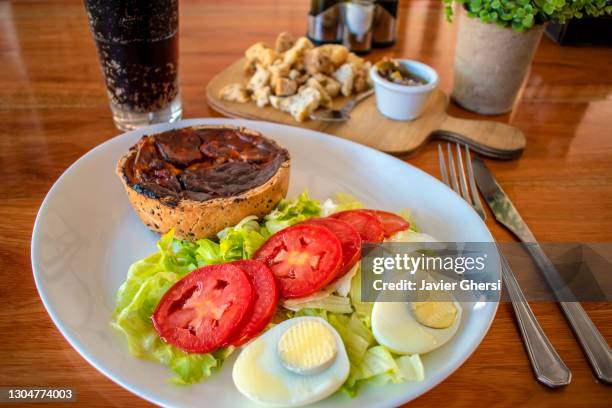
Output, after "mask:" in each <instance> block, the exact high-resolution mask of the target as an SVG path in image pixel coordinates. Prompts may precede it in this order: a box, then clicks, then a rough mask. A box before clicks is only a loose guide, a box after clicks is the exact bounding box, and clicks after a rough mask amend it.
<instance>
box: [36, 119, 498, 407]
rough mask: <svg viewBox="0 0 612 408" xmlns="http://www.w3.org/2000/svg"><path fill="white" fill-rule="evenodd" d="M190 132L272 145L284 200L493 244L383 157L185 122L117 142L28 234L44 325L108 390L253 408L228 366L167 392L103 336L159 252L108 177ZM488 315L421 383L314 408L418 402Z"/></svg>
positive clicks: (421, 178) (312, 140)
mask: <svg viewBox="0 0 612 408" xmlns="http://www.w3.org/2000/svg"><path fill="white" fill-rule="evenodd" d="M195 124H235V125H241V126H247V127H250V128H252V129H255V130H258V131H260V132H262V133H263V134H265V135H266V136H269V137H272V138H273V139H276V140H277V141H278V142H279V143H280V144H281V145H283V146H284V147H286V148H287V149H288V150H289V152H290V154H291V161H292V164H291V172H292V173H291V182H290V191H289V197H293V196H295V195H297V194H299V193H300V192H302V191H303V190H305V189H308V191H309V192H310V194H311V196H313V197H317V198H320V199H325V198H328V197H333V194H334V193H336V192H346V193H350V194H352V195H354V196H355V197H357V198H359V199H360V200H361V201H363V202H364V203H365V204H366V205H367V206H369V207H372V208H378V209H386V210H391V211H399V210H401V209H404V208H411V209H412V211H413V212H412V215H413V216H414V218H415V220H416V222H417V224H418V225H419V227H420V228H421V229H422V230H423V231H425V232H427V233H429V234H431V235H433V236H435V237H437V238H438V239H440V240H442V241H474V242H488V241H491V240H492V237H491V235H490V234H489V231H488V230H487V228H486V227H485V224H484V223H483V222H482V221H481V220H480V218H478V216H477V215H476V213H475V212H474V211H473V210H472V209H471V208H470V207H469V206H468V205H467V204H466V203H465V202H464V201H463V200H462V199H461V198H460V197H459V196H458V195H456V194H455V193H454V192H452V191H451V190H450V189H448V188H447V187H446V186H445V185H443V184H442V183H441V182H439V181H437V180H436V179H435V178H433V177H431V176H429V175H427V174H426V173H424V172H422V171H420V170H419V169H417V168H415V167H412V166H410V165H408V164H406V163H404V162H402V161H400V160H398V159H395V158H393V157H391V156H389V155H386V154H384V153H380V152H378V151H376V150H373V149H370V148H367V147H364V146H361V145H359V144H356V143H352V142H349V141H346V140H343V139H340V138H336V137H332V136H328V135H325V134H322V133H318V132H313V131H310V130H306V129H300V128H294V127H290V126H283V125H276V124H271V123H264V122H251V121H243V120H229V119H194V120H184V121H181V122H179V123H175V124H162V125H155V126H151V127H149V128H147V129H141V130H137V131H132V132H128V133H125V134H123V135H121V136H118V137H115V138H114V139H111V140H109V141H107V142H106V143H103V144H102V145H100V146H98V147H96V148H95V149H93V150H92V151H90V152H89V153H87V154H86V155H85V156H83V157H82V158H81V159H79V160H78V161H77V162H76V163H74V164H73V165H72V166H71V167H70V168H69V169H68V170H67V171H66V172H65V173H64V174H63V175H62V176H61V177H60V178H59V180H58V181H57V182H56V183H55V185H54V186H53V187H52V188H51V190H50V191H49V193H48V194H47V197H46V198H45V200H44V202H43V204H42V206H41V208H40V211H39V213H38V217H37V218H36V223H35V225H34V232H33V235H32V269H33V271H34V278H35V280H36V286H37V288H38V292H39V294H40V297H41V299H42V300H43V303H44V304H45V307H46V308H47V311H48V312H49V315H50V316H51V318H52V319H53V321H54V322H55V324H56V326H57V327H58V329H59V330H60V331H61V333H62V334H63V335H64V337H65V338H66V339H67V340H68V341H69V342H70V344H71V345H72V346H73V347H74V348H75V349H76V350H77V351H78V352H79V353H80V354H81V355H82V356H83V357H84V358H85V359H86V360H87V361H88V362H89V363H90V364H91V365H93V366H94V367H95V368H97V369H98V370H99V371H100V372H102V373H103V374H104V375H106V376H107V377H109V378H110V379H111V380H113V381H115V382H116V383H118V384H119V385H121V386H123V387H125V388H126V389H128V390H130V391H131V392H133V393H134V394H136V395H138V396H140V397H142V398H144V399H146V400H149V401H151V402H153V403H156V404H159V405H164V406H185V407H187V406H191V407H195V406H203V404H205V405H207V406H232V407H236V406H250V405H251V403H250V402H249V401H248V400H247V399H246V398H244V397H243V396H242V395H241V394H240V393H239V392H238V391H237V390H236V389H235V387H234V384H233V382H232V377H231V372H232V370H231V367H232V364H233V359H231V360H230V361H227V362H226V366H224V368H223V370H222V371H221V372H220V373H218V374H217V375H214V376H213V377H212V378H210V379H207V380H205V381H203V382H201V383H199V384H196V385H194V386H191V387H178V386H176V385H173V384H171V383H170V382H169V381H168V378H169V377H171V376H172V373H171V372H170V371H169V369H168V368H166V367H164V366H162V365H160V364H157V363H154V362H148V361H142V360H138V359H136V358H133V357H131V356H130V355H129V353H128V351H127V347H126V343H125V340H124V339H123V338H122V337H121V335H120V334H118V333H117V332H115V331H114V330H113V329H112V328H111V327H110V325H109V320H110V317H111V314H112V312H113V310H114V307H115V293H116V291H117V289H118V287H119V285H120V284H121V283H122V282H123V280H124V279H125V275H126V272H127V270H128V267H129V265H130V264H131V263H132V262H134V261H136V260H138V259H141V258H143V257H144V256H146V255H148V254H150V253H152V252H155V251H156V247H155V242H156V240H157V236H156V235H155V234H154V233H152V232H150V231H149V230H148V229H147V228H146V227H145V226H144V225H142V224H141V223H140V221H139V220H138V218H137V216H136V214H135V213H134V212H133V211H132V208H131V207H130V205H129V203H128V200H127V197H126V195H125V192H124V191H123V188H122V186H121V183H120V181H119V179H118V178H117V177H116V176H115V174H114V171H115V163H116V162H117V160H118V158H119V157H120V156H121V155H122V154H124V152H126V151H127V150H128V149H129V148H130V147H131V146H132V145H133V144H135V143H136V141H137V140H138V139H139V138H140V137H141V136H142V135H144V134H147V133H155V132H161V131H165V130H168V129H171V128H174V127H183V126H189V125H195ZM496 310H497V304H496V303H481V304H477V305H471V306H469V307H468V308H467V310H465V311H464V313H463V321H462V325H461V328H460V330H459V333H458V334H457V335H456V336H455V337H454V338H453V340H452V341H451V342H449V343H447V344H446V345H445V346H444V347H442V348H440V349H438V350H436V351H434V352H432V353H429V354H427V355H426V356H424V358H423V362H424V365H425V370H426V379H425V381H423V382H418V383H416V382H409V383H403V384H396V385H388V386H385V387H370V388H366V389H365V390H363V392H361V393H360V394H359V396H358V397H357V398H356V399H350V398H348V397H347V396H345V395H341V394H339V393H337V394H336V395H334V396H333V397H331V398H328V399H326V400H324V401H321V402H320V403H318V404H317V405H316V406H317V407H355V406H359V407H386V406H389V407H391V406H397V405H400V404H402V403H404V402H407V401H409V400H411V399H414V398H416V397H418V396H419V395H421V394H423V393H424V392H426V391H427V390H429V389H431V388H432V387H434V386H436V385H437V384H439V383H440V382H441V381H443V380H444V379H445V378H446V377H448V376H449V375H450V374H451V373H452V372H453V371H455V370H456V369H457V368H458V367H459V366H460V365H461V364H462V363H463V362H464V361H465V360H466V359H467V358H468V357H469V356H470V354H471V353H472V352H473V351H474V350H475V349H476V347H477V346H478V345H479V344H480V342H481V340H482V339H483V337H484V336H485V334H486V332H487V330H488V328H489V326H490V324H491V322H492V320H493V317H494V315H495V311H496ZM236 354H238V353H235V355H236ZM235 355H234V358H235Z"/></svg>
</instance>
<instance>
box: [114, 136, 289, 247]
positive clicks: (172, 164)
mask: <svg viewBox="0 0 612 408" xmlns="http://www.w3.org/2000/svg"><path fill="white" fill-rule="evenodd" d="M289 169H290V158H289V153H288V152H287V150H285V149H284V148H282V147H280V146H279V145H278V144H277V143H276V142H274V141H273V140H271V139H268V138H266V137H264V136H263V135H261V134H260V133H258V132H255V131H252V130H249V129H246V128H242V127H235V126H192V127H186V128H181V129H173V130H169V131H166V132H163V133H158V134H153V135H146V136H143V137H142V138H141V139H140V140H139V141H138V143H137V144H136V145H134V146H133V147H132V148H131V149H130V150H129V151H128V153H126V154H125V155H124V156H122V157H121V159H120V160H119V162H118V164H117V175H118V176H119V178H120V179H121V181H122V183H123V186H124V188H125V191H126V192H127V195H128V198H129V200H130V203H131V204H132V207H134V210H135V211H136V213H137V214H138V216H139V217H140V219H141V220H142V222H143V223H144V224H145V225H146V226H147V227H149V228H150V229H151V230H153V231H155V232H158V233H162V234H163V233H166V232H168V231H169V230H170V229H171V228H174V229H175V236H176V237H178V238H183V239H198V238H205V237H210V236H212V235H214V234H216V233H217V232H219V231H220V230H222V229H223V228H225V227H228V226H232V225H236V224H237V223H238V222H239V221H240V220H242V219H243V218H244V217H246V216H249V215H257V216H259V217H262V216H264V215H265V214H267V213H269V212H270V211H271V210H272V209H273V208H274V207H275V206H276V204H277V203H278V202H279V201H280V200H281V199H283V198H284V197H285V196H286V194H287V189H288V186H289Z"/></svg>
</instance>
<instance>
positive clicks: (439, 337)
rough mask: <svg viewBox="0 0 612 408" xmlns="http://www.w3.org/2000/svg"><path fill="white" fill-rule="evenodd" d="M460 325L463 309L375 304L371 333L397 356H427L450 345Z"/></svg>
mask: <svg viewBox="0 0 612 408" xmlns="http://www.w3.org/2000/svg"><path fill="white" fill-rule="evenodd" d="M460 323H461V305H460V304H459V303H457V302H455V301H445V302H376V303H375V304H374V308H373V309H372V333H373V334H374V337H375V338H376V341H378V342H379V343H380V344H382V345H383V346H386V347H388V348H389V349H390V350H391V351H394V352H395V353H398V354H424V353H428V352H430V351H432V350H435V349H437V348H438V347H440V346H442V345H443V344H445V343H446V342H448V341H449V340H450V339H451V338H452V337H453V336H454V335H455V333H456V332H457V329H458V328H459V325H460Z"/></svg>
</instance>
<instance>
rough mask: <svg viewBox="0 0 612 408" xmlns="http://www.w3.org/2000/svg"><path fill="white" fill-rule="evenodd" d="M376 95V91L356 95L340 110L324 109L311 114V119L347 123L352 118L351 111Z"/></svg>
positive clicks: (371, 90)
mask: <svg viewBox="0 0 612 408" xmlns="http://www.w3.org/2000/svg"><path fill="white" fill-rule="evenodd" d="M373 93H374V89H370V90H367V91H365V92H362V93H360V94H359V95H356V96H355V97H354V98H352V99H350V100H349V101H348V102H347V103H346V105H344V106H343V107H342V108H340V109H322V110H317V111H314V112H313V113H312V114H310V119H312V120H319V121H321V122H346V121H347V120H349V119H350V118H351V115H350V113H351V111H352V110H353V108H354V107H355V106H357V104H358V103H359V102H361V101H363V100H364V99H366V98H367V97H369V96H370V95H372V94H373Z"/></svg>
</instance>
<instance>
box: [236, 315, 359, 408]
mask: <svg viewBox="0 0 612 408" xmlns="http://www.w3.org/2000/svg"><path fill="white" fill-rule="evenodd" d="M349 369H350V364H349V360H348V356H347V354H346V349H345V348H344V343H343V342H342V339H341V338H340V336H339V335H338V333H337V332H336V330H335V329H334V328H333V327H332V326H331V325H330V324H329V323H327V322H326V321H325V320H323V319H321V318H320V317H313V316H303V317H295V318H293V319H289V320H285V321H284V322H282V323H280V324H278V325H276V326H274V327H273V328H271V329H270V330H268V331H267V332H266V333H264V334H263V335H261V336H260V337H258V338H257V339H255V340H253V341H252V342H251V343H249V344H248V345H247V346H246V347H245V348H244V349H243V350H242V351H241V352H240V355H239V356H238V358H237V360H236V363H235V364H234V369H233V372H232V377H233V379H234V384H235V385H236V388H238V390H239V391H240V392H241V393H242V394H244V395H245V396H246V397H247V398H249V399H251V400H252V401H255V402H257V403H260V404H264V405H270V406H285V405H291V406H299V405H305V404H310V403H313V402H316V401H319V400H322V399H324V398H326V397H328V396H329V395H331V394H333V393H334V392H335V391H337V390H338V389H339V388H340V386H342V384H343V383H344V381H346V379H347V377H348V375H349Z"/></svg>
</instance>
